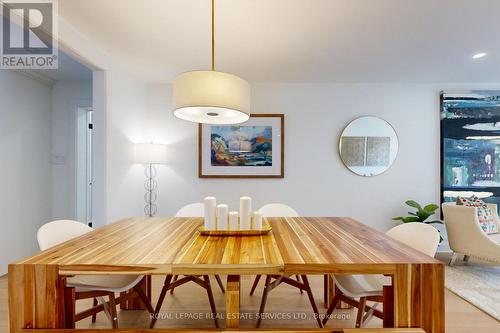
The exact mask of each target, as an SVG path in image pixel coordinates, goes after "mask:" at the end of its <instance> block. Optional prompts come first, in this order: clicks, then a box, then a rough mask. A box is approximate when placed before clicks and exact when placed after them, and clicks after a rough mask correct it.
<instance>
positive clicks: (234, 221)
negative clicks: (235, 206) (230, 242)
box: [228, 211, 239, 230]
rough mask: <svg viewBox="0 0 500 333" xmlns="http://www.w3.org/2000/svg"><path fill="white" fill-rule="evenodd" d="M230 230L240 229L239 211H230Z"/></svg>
mask: <svg viewBox="0 0 500 333" xmlns="http://www.w3.org/2000/svg"><path fill="white" fill-rule="evenodd" d="M228 229H229V230H238V229H239V226H238V212H234V211H233V212H229V228H228Z"/></svg>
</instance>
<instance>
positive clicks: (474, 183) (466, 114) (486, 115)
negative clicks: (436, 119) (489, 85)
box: [441, 90, 500, 204]
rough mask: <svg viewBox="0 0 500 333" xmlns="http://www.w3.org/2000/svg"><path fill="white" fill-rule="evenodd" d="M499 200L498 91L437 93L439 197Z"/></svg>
mask: <svg viewBox="0 0 500 333" xmlns="http://www.w3.org/2000/svg"><path fill="white" fill-rule="evenodd" d="M472 194H475V195H476V196H478V197H480V198H482V199H483V200H484V201H486V202H490V203H497V204H500V91H483V90H472V91H455V92H453V91H449V92H448V91H445V92H442V93H441V199H442V201H443V202H444V201H454V200H456V197H457V196H458V195H460V196H467V197H469V196H471V195H472Z"/></svg>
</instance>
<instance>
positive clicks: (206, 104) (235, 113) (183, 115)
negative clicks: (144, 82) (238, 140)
mask: <svg viewBox="0 0 500 333" xmlns="http://www.w3.org/2000/svg"><path fill="white" fill-rule="evenodd" d="M214 45H215V39H214V0H212V70H210V71H191V72H186V73H183V74H180V75H179V76H177V77H176V78H175V80H174V84H173V108H174V115H175V116H176V117H178V118H180V119H183V120H187V121H192V122H195V123H204V124H239V123H243V122H245V121H247V120H248V118H249V117H250V85H249V84H248V82H247V81H245V80H243V79H242V78H240V77H238V76H236V75H233V74H229V73H224V72H219V71H216V70H215V50H214Z"/></svg>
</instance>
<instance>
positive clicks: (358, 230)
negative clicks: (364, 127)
mask: <svg viewBox="0 0 500 333" xmlns="http://www.w3.org/2000/svg"><path fill="white" fill-rule="evenodd" d="M267 221H268V223H269V224H270V225H271V226H272V228H273V230H272V231H271V232H270V233H269V234H267V235H263V236H241V237H234V236H231V237H227V236H226V237H222V236H201V235H200V233H199V232H198V231H197V228H198V227H199V226H200V225H202V223H203V219H202V218H166V217H155V218H129V219H125V220H122V221H119V222H116V223H113V224H109V225H106V226H104V227H102V228H99V229H96V230H95V231H93V232H90V233H88V234H85V235H83V236H80V237H78V238H76V239H73V240H70V241H68V242H65V243H62V244H60V245H58V246H55V247H53V248H50V249H48V250H46V251H43V252H40V253H38V254H36V255H34V256H31V257H29V258H26V259H24V260H21V261H19V262H17V263H15V264H44V265H47V264H49V265H59V268H60V271H61V273H62V274H75V273H78V274H91V273H96V272H99V273H100V274H115V273H116V274H124V273H130V274H133V273H135V274H137V273H141V274H144V273H148V274H201V273H204V274H235V275H239V274H257V273H258V274H282V273H290V274H294V273H307V274H315V273H316V274H322V273H327V272H331V273H342V272H343V271H345V272H351V273H352V272H353V271H359V273H370V272H371V273H387V274H389V273H390V272H392V271H394V269H395V265H397V264H440V262H439V261H437V260H435V259H434V258H431V257H429V256H426V255H424V254H422V253H420V252H418V251H415V250H413V249H411V248H409V247H407V246H405V245H404V244H401V243H399V242H397V241H395V240H393V239H391V238H389V237H388V236H386V235H385V234H383V233H380V232H378V231H375V230H373V229H371V228H370V227H368V226H366V225H364V224H361V223H359V222H357V221H355V220H353V219H351V218H347V217H328V218H319V217H297V218H296V217H293V218H291V217H287V218H283V217H281V218H280V217H276V218H267Z"/></svg>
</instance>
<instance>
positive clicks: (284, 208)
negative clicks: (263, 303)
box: [250, 203, 302, 296]
mask: <svg viewBox="0 0 500 333" xmlns="http://www.w3.org/2000/svg"><path fill="white" fill-rule="evenodd" d="M258 212H259V213H261V214H262V216H264V217H278V216H280V217H298V216H299V213H297V211H296V210H295V209H293V208H292V207H290V206H288V205H285V204H281V203H270V204H267V205H264V206H262V207H260V208H259V210H258ZM261 277H262V276H261V275H257V276H256V277H255V280H254V281H253V284H252V289H250V296H252V295H253V293H254V292H255V289H256V288H257V285H258V284H259V281H260V278H261ZM296 279H297V281H298V282H300V277H299V276H298V275H297V276H296ZM300 293H301V294H302V289H301V290H300Z"/></svg>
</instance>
